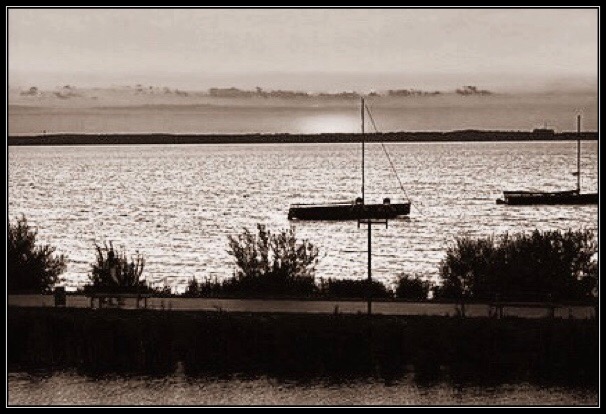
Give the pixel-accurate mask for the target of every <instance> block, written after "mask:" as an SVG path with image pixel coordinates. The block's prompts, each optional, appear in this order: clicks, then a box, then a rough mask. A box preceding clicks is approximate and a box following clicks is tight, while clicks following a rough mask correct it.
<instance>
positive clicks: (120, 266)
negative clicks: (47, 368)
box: [86, 242, 149, 293]
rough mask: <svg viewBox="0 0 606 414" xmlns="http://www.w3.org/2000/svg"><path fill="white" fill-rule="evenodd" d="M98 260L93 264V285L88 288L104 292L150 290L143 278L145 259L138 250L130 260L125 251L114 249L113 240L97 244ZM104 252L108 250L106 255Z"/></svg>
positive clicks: (91, 276)
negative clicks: (101, 244)
mask: <svg viewBox="0 0 606 414" xmlns="http://www.w3.org/2000/svg"><path fill="white" fill-rule="evenodd" d="M95 249H96V251H97V261H96V262H95V263H93V264H92V270H91V275H90V281H91V282H92V285H89V286H86V290H89V291H90V290H95V291H103V292H125V293H127V292H141V291H147V290H149V289H148V287H147V285H146V283H145V281H144V280H142V279H141V275H142V274H143V269H144V267H145V259H144V258H143V256H142V255H140V254H139V253H138V252H137V255H136V256H135V257H134V258H131V261H130V262H129V261H128V258H127V254H126V252H125V251H122V252H120V251H119V250H117V249H114V246H113V244H112V242H110V243H109V247H108V246H107V244H104V247H100V246H98V245H96V244H95ZM103 252H106V254H105V255H104V254H103Z"/></svg>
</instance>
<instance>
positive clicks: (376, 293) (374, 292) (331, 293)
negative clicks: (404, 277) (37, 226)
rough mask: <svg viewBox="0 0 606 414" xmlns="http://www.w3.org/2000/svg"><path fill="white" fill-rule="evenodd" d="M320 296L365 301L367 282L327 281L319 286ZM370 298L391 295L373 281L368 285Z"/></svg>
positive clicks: (349, 280) (350, 280) (382, 286)
mask: <svg viewBox="0 0 606 414" xmlns="http://www.w3.org/2000/svg"><path fill="white" fill-rule="evenodd" d="M320 293H321V295H322V296H326V297H329V298H348V299H354V298H355V299H365V298H367V297H368V293H369V289H368V280H366V279H363V280H352V279H328V281H327V282H325V283H322V285H321V292H320ZM370 294H371V297H372V298H375V299H379V298H391V297H392V296H393V293H392V292H391V290H389V289H388V288H387V287H386V286H385V285H384V284H383V283H381V282H379V281H377V280H373V281H372V283H371V285H370Z"/></svg>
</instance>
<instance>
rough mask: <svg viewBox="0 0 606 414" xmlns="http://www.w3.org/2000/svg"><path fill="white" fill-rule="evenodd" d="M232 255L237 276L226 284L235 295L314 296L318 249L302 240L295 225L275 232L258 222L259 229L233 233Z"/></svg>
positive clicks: (224, 283) (231, 241) (229, 292)
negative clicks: (254, 231)
mask: <svg viewBox="0 0 606 414" xmlns="http://www.w3.org/2000/svg"><path fill="white" fill-rule="evenodd" d="M229 254H230V255H231V256H233V257H234V259H235V261H236V266H237V270H236V272H235V274H234V276H233V277H232V278H230V279H228V280H226V281H224V282H223V283H222V289H223V292H224V293H225V294H228V295H233V296H240V295H246V296H262V295H274V296H282V295H283V296H310V295H313V294H314V293H315V292H316V290H317V287H316V284H315V282H314V271H315V265H316V264H317V261H318V249H317V248H316V247H315V246H314V245H313V244H311V243H310V242H309V241H307V240H302V241H298V240H297V237H296V233H295V229H294V228H292V227H291V228H290V229H288V230H281V231H280V232H278V233H272V232H271V231H270V230H268V229H266V227H265V226H263V225H261V224H258V225H257V232H256V233H252V232H251V231H250V230H248V229H244V231H243V232H242V233H240V234H239V235H238V236H229Z"/></svg>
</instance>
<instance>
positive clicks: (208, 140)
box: [7, 130, 598, 146]
mask: <svg viewBox="0 0 606 414" xmlns="http://www.w3.org/2000/svg"><path fill="white" fill-rule="evenodd" d="M577 137H578V135H577V134H576V133H574V132H560V133H545V132H543V131H541V132H524V131H479V130H462V131H450V132H387V133H371V134H366V142H499V141H573V140H576V139H577ZM581 139H582V140H584V141H597V139H598V132H583V133H581ZM359 141H360V134H359V133H358V134H353V133H327V134H288V133H282V134H165V133H162V134H154V133H148V134H146V133H142V134H132V133H128V134H44V135H19V136H15V135H13V136H11V135H9V136H8V140H7V142H8V145H9V146H40V145H45V146H59V145H151V144H154V145H158V144H171V145H175V144H328V143H356V142H359Z"/></svg>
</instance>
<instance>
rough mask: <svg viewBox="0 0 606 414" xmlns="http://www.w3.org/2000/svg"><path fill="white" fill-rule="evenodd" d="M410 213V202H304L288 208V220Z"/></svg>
mask: <svg viewBox="0 0 606 414" xmlns="http://www.w3.org/2000/svg"><path fill="white" fill-rule="evenodd" d="M408 214H410V203H398V204H351V203H343V204H340V203H337V204H306V205H301V204H299V205H294V206H292V207H291V208H290V209H289V210H288V219H289V220H310V221H312V220H313V221H348V220H364V219H377V220H381V219H395V218H398V217H402V216H407V215H408Z"/></svg>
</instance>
